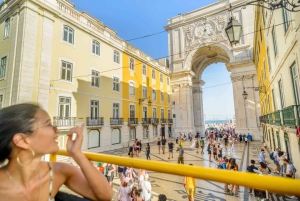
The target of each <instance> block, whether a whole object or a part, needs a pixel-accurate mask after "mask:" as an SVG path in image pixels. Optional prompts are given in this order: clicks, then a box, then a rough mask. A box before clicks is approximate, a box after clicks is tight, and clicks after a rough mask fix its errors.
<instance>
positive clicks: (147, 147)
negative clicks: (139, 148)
mask: <svg viewBox="0 0 300 201" xmlns="http://www.w3.org/2000/svg"><path fill="white" fill-rule="evenodd" d="M146 158H147V160H151V158H150V144H149V143H147V145H146Z"/></svg>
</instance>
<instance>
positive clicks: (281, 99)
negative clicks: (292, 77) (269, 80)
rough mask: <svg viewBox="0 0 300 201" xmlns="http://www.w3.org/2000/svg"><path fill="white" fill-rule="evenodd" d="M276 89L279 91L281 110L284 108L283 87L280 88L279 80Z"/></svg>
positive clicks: (280, 82)
mask: <svg viewBox="0 0 300 201" xmlns="http://www.w3.org/2000/svg"><path fill="white" fill-rule="evenodd" d="M278 89H279V95H280V103H281V109H283V108H284V96H283V86H282V81H281V80H279V82H278Z"/></svg>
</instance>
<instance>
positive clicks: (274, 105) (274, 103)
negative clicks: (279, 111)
mask: <svg viewBox="0 0 300 201" xmlns="http://www.w3.org/2000/svg"><path fill="white" fill-rule="evenodd" d="M272 98H273V107H274V111H276V101H275V94H274V89H272Z"/></svg>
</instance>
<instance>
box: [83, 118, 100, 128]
mask: <svg viewBox="0 0 300 201" xmlns="http://www.w3.org/2000/svg"><path fill="white" fill-rule="evenodd" d="M103 125H104V118H103V117H87V118H86V126H93V127H97V126H103Z"/></svg>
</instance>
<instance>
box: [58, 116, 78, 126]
mask: <svg viewBox="0 0 300 201" xmlns="http://www.w3.org/2000/svg"><path fill="white" fill-rule="evenodd" d="M53 126H57V127H58V128H60V129H63V128H68V127H73V126H76V117H53Z"/></svg>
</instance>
